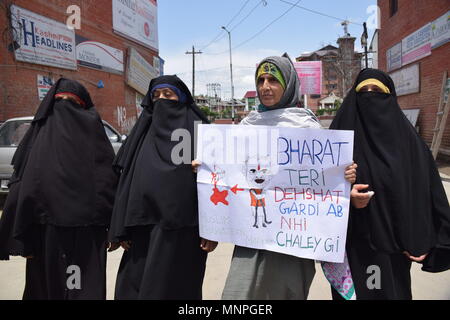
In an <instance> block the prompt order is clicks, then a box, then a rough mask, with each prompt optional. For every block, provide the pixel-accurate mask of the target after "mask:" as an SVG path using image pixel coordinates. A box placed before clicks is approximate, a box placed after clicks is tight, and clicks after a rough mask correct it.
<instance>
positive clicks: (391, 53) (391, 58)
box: [386, 42, 402, 72]
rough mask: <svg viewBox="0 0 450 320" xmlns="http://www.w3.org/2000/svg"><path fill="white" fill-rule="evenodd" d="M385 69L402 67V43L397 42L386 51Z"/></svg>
mask: <svg viewBox="0 0 450 320" xmlns="http://www.w3.org/2000/svg"><path fill="white" fill-rule="evenodd" d="M386 61H387V70H388V72H389V71H392V70H395V69H399V68H401V67H402V43H401V42H399V43H397V44H396V45H395V46H393V47H391V48H389V49H388V50H387V51H386Z"/></svg>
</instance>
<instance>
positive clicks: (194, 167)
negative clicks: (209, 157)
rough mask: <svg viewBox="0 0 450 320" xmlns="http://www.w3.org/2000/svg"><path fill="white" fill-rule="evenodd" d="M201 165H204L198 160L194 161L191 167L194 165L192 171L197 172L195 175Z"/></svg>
mask: <svg viewBox="0 0 450 320" xmlns="http://www.w3.org/2000/svg"><path fill="white" fill-rule="evenodd" d="M201 164H202V163H201V162H200V161H198V160H197V159H195V160H192V163H191V165H192V171H193V172H195V173H197V169H198V167H200V165H201Z"/></svg>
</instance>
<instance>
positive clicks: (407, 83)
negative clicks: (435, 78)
mask: <svg viewBox="0 0 450 320" xmlns="http://www.w3.org/2000/svg"><path fill="white" fill-rule="evenodd" d="M390 76H391V78H392V80H393V81H394V84H395V91H396V92H397V96H404V95H407V94H411V93H417V92H420V73H419V64H418V63H416V64H413V65H411V66H408V67H404V68H402V69H400V70H398V71H395V72H393V73H391V74H390Z"/></svg>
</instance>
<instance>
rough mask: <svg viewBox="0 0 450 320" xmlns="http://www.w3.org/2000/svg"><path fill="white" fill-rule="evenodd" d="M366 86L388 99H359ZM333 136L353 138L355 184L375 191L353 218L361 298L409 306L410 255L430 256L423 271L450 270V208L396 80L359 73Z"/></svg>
mask: <svg viewBox="0 0 450 320" xmlns="http://www.w3.org/2000/svg"><path fill="white" fill-rule="evenodd" d="M367 79H376V80H378V81H380V82H382V84H384V85H385V86H386V87H387V88H388V89H389V91H390V93H380V92H359V93H357V92H356V87H357V85H358V84H359V83H361V82H362V81H364V80H367ZM330 129H343V130H354V131H355V143H354V160H355V162H356V163H357V164H358V169H357V183H362V184H368V185H369V190H372V191H374V192H375V195H374V196H373V197H372V199H371V200H370V202H369V204H368V206H367V207H366V208H363V209H355V208H351V211H350V217H349V228H348V233H347V254H348V259H349V263H350V267H351V272H352V275H353V280H354V282H355V289H356V296H357V299H411V298H412V296H411V276H410V268H411V261H410V260H409V259H408V258H407V256H406V255H405V254H404V252H408V253H409V254H411V255H412V256H415V257H419V256H421V255H424V254H428V255H427V257H426V259H425V260H424V261H423V262H422V263H423V266H422V270H424V271H428V272H441V271H445V270H448V269H450V209H449V204H448V200H447V197H446V194H445V190H444V188H443V185H442V181H441V179H440V177H439V172H438V170H437V168H436V164H435V162H434V159H433V157H432V155H431V152H430V150H429V148H428V146H427V145H426V144H425V142H424V141H423V140H422V138H421V137H420V136H419V135H418V133H417V132H416V130H415V129H414V127H413V126H412V125H411V124H410V122H409V121H408V119H407V118H406V117H405V115H404V114H403V112H402V110H401V109H400V107H399V105H398V103H397V96H396V92H395V86H394V83H393V81H392V79H391V78H390V77H389V75H387V74H385V73H384V72H381V71H379V70H375V69H364V70H362V71H361V72H360V74H359V75H358V77H357V79H356V82H355V85H354V86H353V88H352V89H351V90H350V92H349V94H348V95H347V97H346V98H345V100H344V102H343V104H342V106H341V108H340V110H339V111H338V113H337V115H336V117H335V119H334V120H333V122H332V124H331V126H330ZM371 266H372V267H371ZM373 266H376V267H379V270H380V273H379V274H380V276H381V285H380V286H379V287H380V288H377V287H375V288H374V286H373V285H369V286H368V285H367V280H369V283H371V281H372V280H373V284H374V285H375V286H376V281H375V280H374V279H369V277H370V276H372V275H374V276H375V271H374V270H375V269H373ZM369 287H370V288H369Z"/></svg>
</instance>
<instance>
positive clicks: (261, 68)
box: [255, 53, 300, 112]
mask: <svg viewBox="0 0 450 320" xmlns="http://www.w3.org/2000/svg"><path fill="white" fill-rule="evenodd" d="M265 73H269V74H271V75H272V76H274V77H275V78H276V79H277V80H278V81H279V82H280V84H281V86H282V87H283V89H284V93H283V96H282V97H281V100H280V102H278V103H277V104H276V105H274V106H272V107H270V108H267V107H266V106H264V105H263V104H260V105H259V106H258V111H260V112H261V111H269V110H275V109H282V108H293V107H296V106H297V103H298V100H299V96H300V93H299V91H300V90H299V88H300V81H299V79H298V76H297V72H296V71H295V67H294V64H293V63H292V61H291V59H290V58H289V56H288V55H287V54H286V53H285V54H283V55H282V56H281V57H277V56H272V57H268V58H265V59H263V60H262V61H261V62H260V63H259V65H258V67H257V68H256V74H255V79H256V81H258V78H259V77H260V76H261V75H262V74H265ZM258 95H259V93H258ZM260 100H261V99H260Z"/></svg>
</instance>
